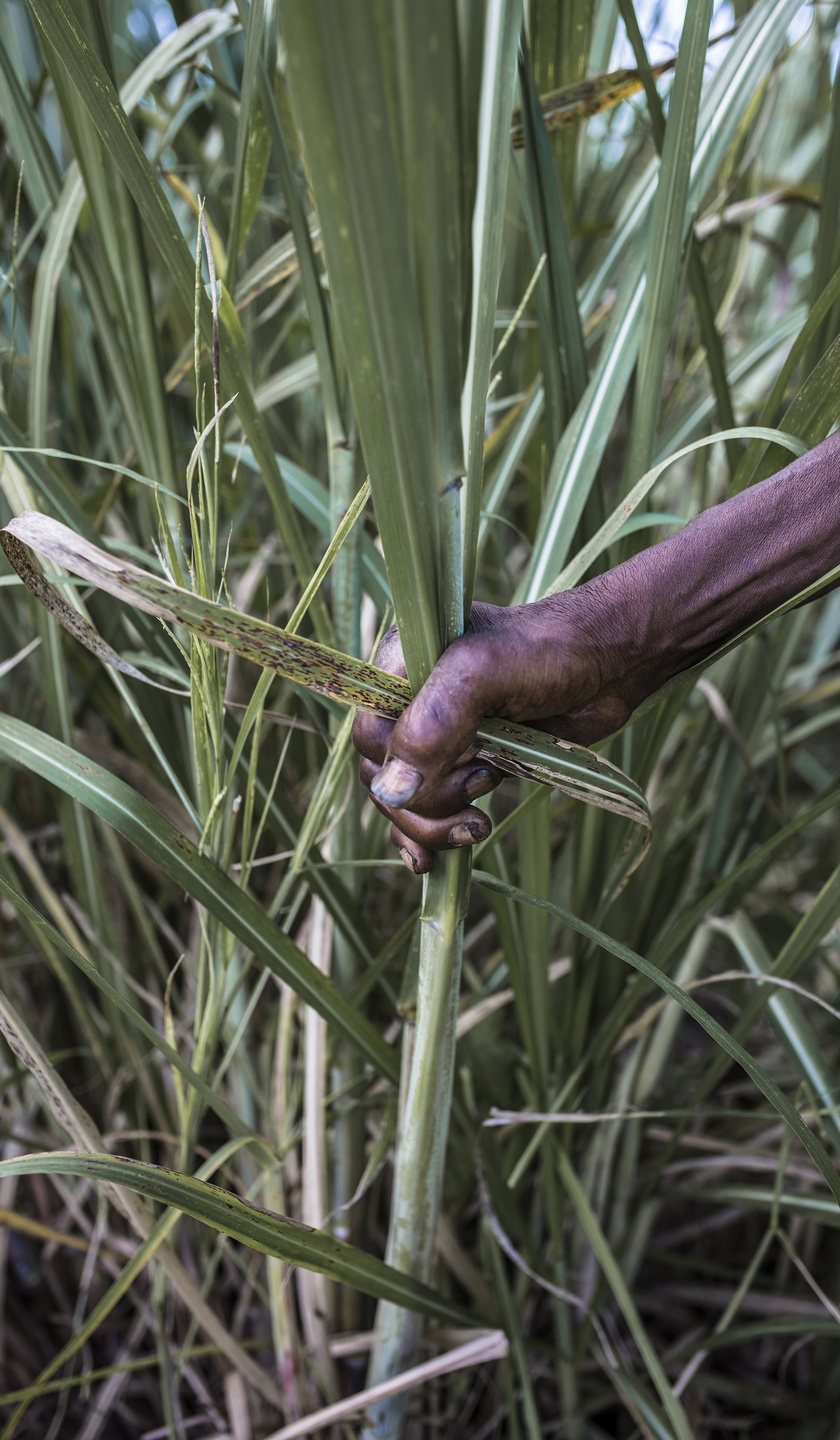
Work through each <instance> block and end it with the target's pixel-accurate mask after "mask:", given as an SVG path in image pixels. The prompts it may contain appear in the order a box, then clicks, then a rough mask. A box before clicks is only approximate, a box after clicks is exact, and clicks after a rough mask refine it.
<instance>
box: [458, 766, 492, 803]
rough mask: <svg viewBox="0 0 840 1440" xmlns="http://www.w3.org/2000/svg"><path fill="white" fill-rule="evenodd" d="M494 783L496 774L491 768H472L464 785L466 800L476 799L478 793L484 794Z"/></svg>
mask: <svg viewBox="0 0 840 1440" xmlns="http://www.w3.org/2000/svg"><path fill="white" fill-rule="evenodd" d="M495 784H496V776H495V775H494V774H493V771H492V770H474V771H473V773H472V775H470V776H469V778H468V779H467V782H466V784H465V785H464V794H465V795H466V797H467V799H468V800H477V799H478V797H479V795H486V794H487V793H488V791H490V790H492V789H493V788H494V786H495Z"/></svg>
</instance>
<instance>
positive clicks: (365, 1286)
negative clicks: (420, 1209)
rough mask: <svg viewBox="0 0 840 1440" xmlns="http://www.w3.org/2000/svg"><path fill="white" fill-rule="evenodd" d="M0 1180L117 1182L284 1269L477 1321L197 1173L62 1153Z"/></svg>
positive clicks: (16, 1164) (447, 1320) (441, 1317)
mask: <svg viewBox="0 0 840 1440" xmlns="http://www.w3.org/2000/svg"><path fill="white" fill-rule="evenodd" d="M3 1175H80V1176H82V1177H84V1178H86V1179H89V1180H93V1181H95V1182H96V1183H97V1184H100V1185H101V1184H106V1185H121V1186H126V1187H127V1188H128V1189H130V1190H134V1191H136V1192H137V1193H138V1194H140V1195H145V1196H147V1197H148V1198H149V1199H150V1200H155V1201H157V1202H158V1203H159V1204H161V1205H168V1206H170V1207H171V1208H172V1209H173V1210H180V1211H182V1212H183V1213H184V1214H185V1215H191V1216H192V1217H193V1219H195V1220H200V1221H201V1222H202V1224H204V1225H209V1226H211V1227H212V1229H214V1230H218V1231H220V1233H221V1234H223V1235H229V1236H230V1237H231V1239H232V1240H238V1241H240V1242H241V1243H242V1244H243V1245H248V1246H250V1248H251V1249H252V1250H259V1251H261V1253H262V1254H263V1255H276V1256H277V1257H278V1258H279V1259H281V1260H285V1261H286V1262H287V1264H289V1265H302V1266H303V1267H304V1269H306V1270H316V1271H317V1272H318V1273H319V1274H321V1275H328V1276H329V1277H330V1278H331V1279H333V1280H336V1281H339V1282H340V1283H341V1284H344V1285H350V1286H352V1287H353V1289H354V1290H360V1291H361V1292H362V1294H363V1295H373V1296H375V1297H376V1298H377V1299H386V1300H390V1301H392V1302H393V1303H394V1304H395V1305H402V1306H405V1308H406V1309H408V1310H414V1311H416V1312H417V1313H419V1314H420V1315H426V1316H428V1317H429V1319H431V1320H436V1321H437V1322H438V1323H439V1324H441V1325H470V1326H472V1325H475V1324H476V1317H475V1316H474V1315H472V1314H471V1313H470V1312H469V1311H468V1310H464V1309H462V1308H461V1306H460V1305H455V1304H453V1303H452V1302H451V1301H448V1300H445V1299H444V1297H443V1296H442V1295H439V1294H438V1293H437V1292H436V1291H435V1290H432V1289H431V1287H430V1286H428V1285H423V1284H421V1283H420V1281H418V1280H413V1279H412V1278H411V1277H410V1276H409V1275H403V1274H402V1273H401V1272H400V1271H399V1270H395V1269H394V1268H393V1266H391V1265H386V1263H385V1261H384V1260H378V1259H376V1257H375V1256H373V1255H367V1254H365V1252H364V1251H363V1250H359V1249H358V1248H357V1247H356V1246H355V1245H349V1244H347V1242H346V1241H344V1240H337V1239H336V1238H335V1237H334V1236H333V1235H329V1234H327V1233H326V1232H324V1231H323V1230H311V1229H310V1228H309V1226H308V1225H301V1224H299V1223H298V1222H297V1221H295V1220H289V1219H287V1217H286V1216H285V1215H277V1214H275V1213H274V1212H273V1211H271V1210H264V1209H263V1208H262V1207H261V1206H259V1205H254V1204H252V1203H251V1201H249V1200H241V1199H240V1198H239V1196H238V1195H235V1194H233V1192H232V1191H230V1190H222V1189H221V1188H220V1187H219V1186H218V1185H211V1184H209V1182H208V1181H206V1180H199V1179H197V1178H196V1177H195V1176H194V1175H182V1174H179V1173H178V1172H177V1171H175V1170H166V1169H164V1168H163V1166H159V1165H147V1164H143V1163H142V1162H141V1161H138V1160H129V1159H126V1158H124V1157H123V1156H120V1155H85V1154H74V1153H72V1152H71V1153H67V1152H60V1153H58V1154H56V1153H54V1152H53V1153H48V1154H41V1155H21V1156H19V1157H16V1158H15V1159H12V1160H4V1161H2V1162H0V1176H3Z"/></svg>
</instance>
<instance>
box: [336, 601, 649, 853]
mask: <svg viewBox="0 0 840 1440" xmlns="http://www.w3.org/2000/svg"><path fill="white" fill-rule="evenodd" d="M600 593H601V587H600V585H599V583H598V582H591V583H590V585H589V586H581V587H580V588H579V589H578V590H575V591H569V592H566V593H564V594H561V595H556V596H552V597H550V598H549V599H546V600H542V601H539V602H537V603H536V604H532V605H523V606H518V607H510V608H505V607H500V606H496V605H482V604H475V605H474V606H473V609H472V616H471V620H470V625H469V627H468V630H467V633H466V634H465V635H464V636H462V638H461V639H459V640H456V641H455V642H454V644H452V645H450V647H449V648H448V650H446V651H445V653H444V654H443V655H442V656H441V659H440V660H439V661H438V664H437V665H436V666H435V669H434V670H433V672H432V674H431V675H430V676H429V678H428V680H427V681H426V684H425V685H424V686H423V688H422V690H421V691H420V692H419V693H418V694H417V695H416V696H415V698H414V699H413V700H412V702H411V704H410V705H409V706H408V707H407V709H406V710H405V711H404V713H403V714H402V715H401V716H400V718H399V720H398V721H397V722H396V724H394V723H392V722H391V721H388V720H383V719H381V718H380V717H378V716H376V715H372V714H369V713H367V712H361V711H360V712H359V714H358V715H357V717H356V721H355V724H354V726H353V742H354V744H355V746H356V748H357V750H359V751H360V753H361V755H362V760H361V765H360V778H361V780H362V783H363V784H364V785H365V786H366V787H367V788H368V790H369V791H370V795H371V799H372V800H373V803H374V804H375V805H376V806H377V808H378V809H379V810H381V811H382V813H383V814H384V815H386V816H387V817H388V818H389V819H390V820H391V839H392V841H393V843H394V845H396V847H397V849H398V850H399V851H400V854H401V855H402V858H403V860H404V862H405V864H406V865H407V867H408V868H409V869H411V870H413V871H414V873H415V874H418V875H420V874H424V873H425V872H426V871H428V870H429V869H430V868H431V864H432V860H433V856H434V852H435V851H436V850H449V849H454V848H456V847H458V846H462V845H474V844H476V843H477V842H478V841H480V840H483V839H485V838H486V837H487V836H488V835H489V833H490V830H491V828H492V827H491V823H490V820H489V819H488V817H487V816H486V815H485V814H484V813H483V812H482V811H481V810H479V809H477V808H476V807H475V806H474V805H472V804H471V803H470V802H471V801H473V800H476V799H477V798H478V797H479V796H480V795H486V794H488V793H489V791H491V790H493V789H494V788H495V786H496V785H498V784H499V781H500V780H501V779H502V778H503V777H502V773H501V772H500V771H499V770H496V769H494V767H493V766H491V765H488V764H487V763H486V762H485V761H484V760H483V759H477V758H476V751H477V750H478V741H477V740H476V729H477V726H478V725H479V723H480V722H481V720H482V718H484V717H485V716H498V717H500V718H503V719H507V720H517V721H522V722H524V723H526V724H529V725H533V726H534V727H535V728H537V729H540V730H546V731H548V732H549V733H550V734H552V735H557V736H559V737H560V738H561V739H564V740H573V741H576V742H577V743H579V744H591V743H592V742H593V741H594V740H598V739H601V738H602V737H603V736H605V735H609V734H611V733H612V731H614V730H617V729H619V728H620V727H621V726H622V725H623V724H624V723H625V721H626V720H627V718H628V716H629V715H630V712H631V710H632V708H633V707H632V704H631V703H630V701H629V699H628V698H627V697H626V696H625V694H624V693H623V690H622V686H621V684H620V682H618V681H617V680H616V678H615V673H614V672H615V670H616V668H617V667H616V664H615V661H616V660H617V658H618V648H617V647H616V646H614V645H613V644H611V643H610V639H609V637H608V636H606V634H605V633H604V624H603V621H602V619H601V618H600V617H601V612H602V610H603V607H602V606H601V605H600V604H599V603H598V602H599V597H600ZM622 658H623V659H626V656H623V657H622ZM374 663H375V664H377V665H379V666H380V667H381V668H382V669H384V670H389V671H391V672H392V673H393V674H396V675H402V676H405V666H404V663H403V657H402V650H401V648H400V642H399V636H398V634H397V631H396V628H394V629H392V630H390V631H389V632H388V634H387V635H386V636H385V638H384V640H383V641H382V644H381V645H380V647H379V649H378V650H377V653H376V656H375V662H374Z"/></svg>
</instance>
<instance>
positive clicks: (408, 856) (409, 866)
mask: <svg viewBox="0 0 840 1440" xmlns="http://www.w3.org/2000/svg"><path fill="white" fill-rule="evenodd" d="M400 856H401V857H402V862H403V865H404V866H405V868H406V870H410V871H411V873H412V875H416V874H417V866H416V865H415V863H414V856H413V855H412V853H411V851H410V850H405V849H404V848H403V846H402V845H401V846H400Z"/></svg>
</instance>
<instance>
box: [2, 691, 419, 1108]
mask: <svg viewBox="0 0 840 1440" xmlns="http://www.w3.org/2000/svg"><path fill="white" fill-rule="evenodd" d="M0 755H2V756H3V757H4V758H5V759H6V760H7V761H10V762H11V763H13V764H16V765H22V766H24V768H26V769H27V770H31V771H32V772H33V773H34V774H36V775H40V776H41V778H42V779H44V780H47V781H49V782H50V784H52V785H56V786H57V787H58V788H59V789H60V790H61V791H63V792H64V793H65V794H67V795H70V796H72V798H73V799H75V800H78V801H80V802H81V804H82V805H84V806H86V807H87V808H88V809H90V810H93V811H94V813H95V814H97V815H99V816H100V817H101V818H102V819H103V820H105V821H107V823H108V824H109V825H112V826H113V827H114V829H115V830H118V831H119V833H120V834H121V835H124V836H125V837H126V839H127V840H130V841H131V842H132V844H134V845H136V846H137V848H138V849H139V850H140V851H142V853H143V854H144V855H148V857H149V858H150V859H151V860H153V861H154V863H155V864H156V865H159V866H160V868H161V870H163V872H164V874H166V875H168V876H169V877H170V878H171V879H172V880H173V881H174V882H175V884H176V885H178V886H180V887H181V888H182V889H183V890H185V891H186V893H187V894H188V895H191V896H192V898H193V899H194V900H197V901H198V903H199V904H200V905H203V906H204V907H205V909H207V910H209V912H210V914H211V915H214V916H215V917H216V919H217V920H219V921H220V922H221V924H222V925H224V926H225V927H226V928H227V929H228V930H229V931H230V933H231V934H232V935H235V936H236V937H237V939H238V940H240V941H241V942H242V944H243V945H247V947H248V948H249V949H250V950H252V951H253V953H254V955H256V956H257V957H258V959H259V960H261V961H262V963H263V964H264V965H266V966H267V967H268V969H269V970H271V972H272V974H274V975H277V976H279V977H280V979H282V980H284V981H285V982H286V984H287V985H290V986H291V988H292V989H293V990H294V991H295V993H296V994H297V995H299V996H300V998H301V999H302V1000H303V1001H304V1003H305V1004H306V1005H311V1006H312V1009H313V1010H316V1011H317V1012H318V1014H319V1015H322V1016H323V1017H324V1019H325V1020H326V1021H327V1023H328V1024H330V1025H332V1026H333V1027H334V1028H335V1029H336V1030H337V1031H338V1032H339V1033H340V1034H341V1035H343V1036H345V1038H346V1039H347V1040H348V1041H349V1043H350V1044H351V1045H352V1046H353V1048H354V1049H355V1050H357V1051H358V1053H359V1054H360V1055H362V1056H364V1058H365V1059H366V1060H368V1061H370V1063H371V1064H372V1065H373V1066H374V1068H375V1069H376V1070H377V1071H379V1073H380V1074H382V1075H385V1076H386V1077H387V1078H388V1079H389V1080H394V1081H396V1080H397V1078H398V1075H399V1064H398V1061H397V1057H396V1055H395V1054H394V1051H393V1050H392V1049H391V1048H390V1046H389V1045H387V1044H386V1042H385V1041H384V1040H383V1038H382V1036H381V1035H380V1034H379V1032H378V1031H377V1030H376V1029H375V1028H374V1026H373V1025H372V1024H371V1023H370V1021H369V1020H367V1019H365V1017H364V1016H363V1015H362V1014H361V1013H360V1012H359V1011H358V1010H357V1009H356V1007H355V1006H353V1005H351V1004H350V1002H349V1001H348V1000H346V999H345V997H344V996H343V995H342V993H341V991H340V990H339V989H338V988H337V987H336V986H335V985H334V984H333V983H332V981H331V980H328V979H327V977H326V976H325V975H322V974H321V972H320V970H318V968H317V967H316V966H315V965H313V964H312V961H311V960H310V959H309V958H308V956H306V955H304V953H303V951H302V950H301V949H299V947H298V946H297V945H295V943H294V942H293V941H292V940H290V939H289V937H288V935H285V934H284V933H283V931H282V930H280V929H278V927H277V926H276V925H275V924H273V923H272V921H271V920H270V919H269V917H268V916H267V915H266V914H265V912H264V911H263V910H262V908H261V907H260V906H259V905H258V904H257V902H256V900H253V899H252V898H251V896H250V895H248V894H246V893H245V891H243V890H242V889H241V887H240V886H239V885H237V884H235V883H234V881H233V880H231V879H230V877H229V876H228V875H226V874H225V873H224V871H222V870H220V869H219V868H218V866H217V865H215V864H214V863H213V861H212V860H210V859H209V858H208V857H207V856H206V855H203V854H202V853H201V851H200V850H199V849H198V847H197V846H196V845H194V844H193V843H192V841H191V840H189V839H188V838H187V836H186V835H184V834H183V833H182V831H180V830H179V829H178V828H177V827H176V826H175V825H173V824H172V822H171V821H170V820H167V818H166V817H165V816H164V815H163V814H161V812H160V811H159V810H157V809H156V808H155V806H154V805H151V804H150V803H149V801H148V800H145V799H144V798H143V796H142V795H139V794H138V792H137V791H136V790H132V788H131V786H130V785H126V784H125V783H124V781H122V780H118V779H117V777H116V776H115V775H112V774H111V773H110V771H108V770H105V769H103V768H102V766H101V765H96V764H94V762H93V761H92V760H88V759H87V758H86V757H85V756H84V755H80V754H78V753H77V752H76V751H75V750H72V749H71V748H70V747H69V746H68V745H64V744H62V743H61V741H59V740H54V739H53V738H52V736H50V735H45V734H44V733H42V732H41V731H40V730H36V729H34V727H33V726H31V725H26V724H24V722H23V721H22V720H15V719H13V718H12V717H11V716H8V715H2V716H0Z"/></svg>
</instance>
